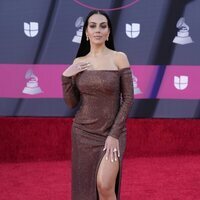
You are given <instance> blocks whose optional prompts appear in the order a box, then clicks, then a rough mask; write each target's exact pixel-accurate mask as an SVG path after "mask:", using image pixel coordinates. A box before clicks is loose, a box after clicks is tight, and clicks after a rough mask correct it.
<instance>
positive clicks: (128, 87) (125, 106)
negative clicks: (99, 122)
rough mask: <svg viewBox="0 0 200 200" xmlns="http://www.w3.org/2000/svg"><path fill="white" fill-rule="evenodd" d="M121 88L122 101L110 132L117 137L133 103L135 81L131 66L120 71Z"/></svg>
mask: <svg viewBox="0 0 200 200" xmlns="http://www.w3.org/2000/svg"><path fill="white" fill-rule="evenodd" d="M120 88H121V89H120V90H121V94H122V103H121V105H120V108H119V111H118V113H117V115H116V118H115V121H114V123H113V125H112V128H111V130H110V133H109V135H110V136H112V137H114V138H117V139H118V138H119V137H120V134H121V132H122V131H123V129H124V127H125V123H126V119H127V117H128V113H129V111H130V108H131V107H132V104H133V81H132V73H131V70H130V68H124V69H122V70H121V71H120Z"/></svg>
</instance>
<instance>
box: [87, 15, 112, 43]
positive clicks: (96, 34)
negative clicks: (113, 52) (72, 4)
mask: <svg viewBox="0 0 200 200" xmlns="http://www.w3.org/2000/svg"><path fill="white" fill-rule="evenodd" d="M109 33H110V29H109V27H108V21H107V19H106V17H105V16H104V15H101V14H94V15H92V16H91V17H90V18H89V19H88V26H87V29H86V36H88V39H89V40H90V43H94V44H102V43H105V41H106V40H108V37H109Z"/></svg>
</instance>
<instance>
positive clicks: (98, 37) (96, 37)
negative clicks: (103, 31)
mask: <svg viewBox="0 0 200 200" xmlns="http://www.w3.org/2000/svg"><path fill="white" fill-rule="evenodd" d="M94 38H95V39H101V38H102V36H94Z"/></svg>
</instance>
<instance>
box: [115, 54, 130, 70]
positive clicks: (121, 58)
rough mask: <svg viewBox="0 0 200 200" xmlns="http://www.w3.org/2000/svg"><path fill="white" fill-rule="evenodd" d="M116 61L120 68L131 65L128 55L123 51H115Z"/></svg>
mask: <svg viewBox="0 0 200 200" xmlns="http://www.w3.org/2000/svg"><path fill="white" fill-rule="evenodd" d="M114 62H115V64H116V66H117V67H118V69H123V68H129V67H130V64H129V61H128V57H127V55H126V54H125V53H124V52H121V51H115V52H114Z"/></svg>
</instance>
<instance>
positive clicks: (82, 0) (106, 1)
mask: <svg viewBox="0 0 200 200" xmlns="http://www.w3.org/2000/svg"><path fill="white" fill-rule="evenodd" d="M73 1H74V2H76V3H77V4H79V5H81V6H83V7H85V8H89V9H92V10H104V11H114V10H122V9H125V8H129V7H131V6H133V5H134V4H136V3H138V2H139V1H140V0H126V1H123V5H122V6H116V7H110V5H112V4H113V5H114V3H115V1H116V2H118V1H119V0H101V5H102V7H100V6H99V7H97V6H95V4H96V3H97V1H96V2H95V1H93V2H92V1H91V2H90V3H88V1H87V0H73ZM98 1H99V0H98ZM103 6H104V7H103Z"/></svg>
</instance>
